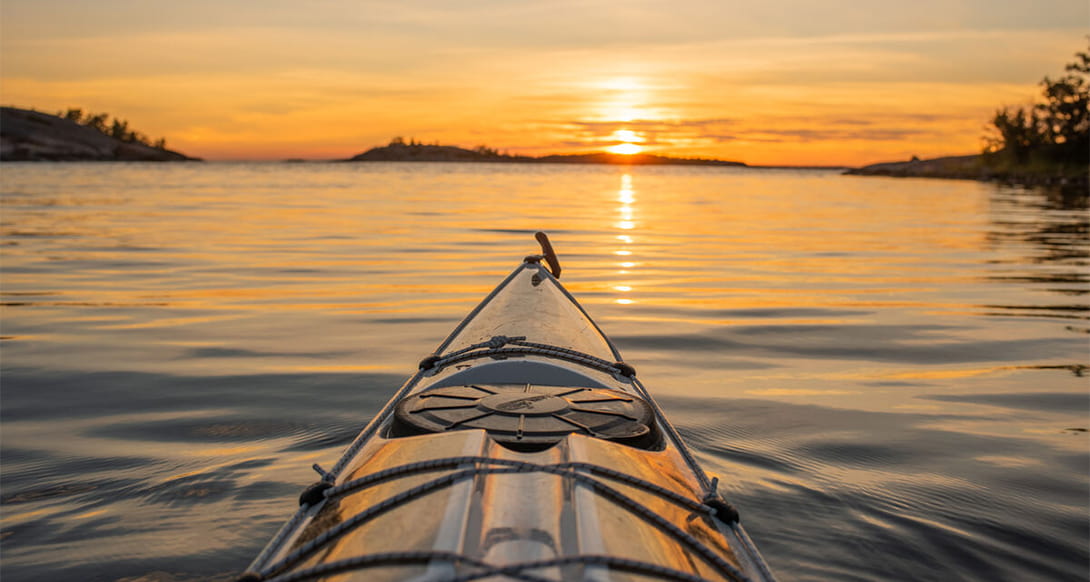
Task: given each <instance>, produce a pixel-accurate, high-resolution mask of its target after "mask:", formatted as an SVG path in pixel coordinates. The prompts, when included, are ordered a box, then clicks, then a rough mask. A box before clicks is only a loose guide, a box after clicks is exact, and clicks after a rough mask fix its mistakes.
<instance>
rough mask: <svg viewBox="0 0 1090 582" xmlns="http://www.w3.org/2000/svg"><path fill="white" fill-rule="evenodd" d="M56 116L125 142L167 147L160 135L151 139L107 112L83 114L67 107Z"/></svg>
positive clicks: (163, 148)
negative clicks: (155, 138) (153, 139)
mask: <svg viewBox="0 0 1090 582" xmlns="http://www.w3.org/2000/svg"><path fill="white" fill-rule="evenodd" d="M57 117H61V118H63V119H67V120H69V121H74V122H76V123H78V124H80V125H82V126H84V127H89V128H91V129H93V130H96V131H98V132H99V133H101V134H103V135H107V136H110V137H112V138H114V139H118V140H121V141H123V142H126V143H138V144H141V145H146V146H148V147H152V148H155V149H158V150H165V149H167V140H166V138H163V137H161V138H159V139H157V140H155V141H152V140H151V139H149V138H148V136H146V135H144V134H143V133H140V132H139V131H136V130H133V129H130V128H129V122H128V121H126V120H124V119H118V118H116V117H114V118H111V117H110V114H108V113H91V112H87V113H86V114H85V113H84V112H83V110H82V109H80V108H78V107H69V108H68V110H67V111H62V112H58V113H57Z"/></svg>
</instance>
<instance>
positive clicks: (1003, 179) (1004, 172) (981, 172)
mask: <svg viewBox="0 0 1090 582" xmlns="http://www.w3.org/2000/svg"><path fill="white" fill-rule="evenodd" d="M1082 170H1083V171H1081V172H1080V171H1076V170H1068V171H1059V172H1043V171H1030V170H1019V169H1007V168H998V167H993V166H990V165H989V164H988V163H987V162H986V160H985V158H984V156H982V155H979V154H975V155H968V156H947V157H942V158H933V159H928V160H920V159H915V158H914V159H912V160H909V161H905V162H884V163H880V164H871V165H869V166H863V167H861V168H853V169H850V170H848V171H846V172H844V174H845V175H851V176H883V177H888V178H934V179H944V180H976V181H980V182H996V183H1001V184H1014V185H1019V186H1059V187H1063V188H1079V187H1082V188H1084V189H1086V188H1090V171H1088V170H1087V167H1086V166H1084V167H1083V168H1082Z"/></svg>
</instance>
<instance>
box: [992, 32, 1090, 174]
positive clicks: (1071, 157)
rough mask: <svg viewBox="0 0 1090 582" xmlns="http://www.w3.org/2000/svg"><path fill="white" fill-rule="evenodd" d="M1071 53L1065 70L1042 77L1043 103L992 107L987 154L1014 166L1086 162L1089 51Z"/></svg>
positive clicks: (1089, 121)
mask: <svg viewBox="0 0 1090 582" xmlns="http://www.w3.org/2000/svg"><path fill="white" fill-rule="evenodd" d="M1075 56H1076V60H1075V62H1073V63H1068V64H1067V66H1066V67H1065V71H1067V74H1066V75H1064V76H1062V77H1060V78H1058V79H1055V80H1053V79H1051V78H1049V77H1045V78H1044V79H1042V80H1041V89H1042V93H1043V95H1044V102H1043V103H1037V104H1035V105H1034V106H1032V107H1029V108H1022V107H1019V108H1016V109H1010V108H1007V107H1004V108H1003V109H1000V110H999V111H997V112H996V114H995V117H994V118H993V119H992V125H993V127H994V129H993V133H994V135H993V136H992V137H989V138H987V142H988V146H987V148H986V150H985V151H986V153H988V154H990V156H991V157H998V158H1001V159H1004V160H1005V161H1007V162H1010V163H1014V164H1018V165H1025V164H1030V163H1033V162H1042V163H1051V164H1062V165H1074V164H1083V165H1085V164H1087V163H1090V50H1088V51H1087V52H1080V53H1076V54H1075Z"/></svg>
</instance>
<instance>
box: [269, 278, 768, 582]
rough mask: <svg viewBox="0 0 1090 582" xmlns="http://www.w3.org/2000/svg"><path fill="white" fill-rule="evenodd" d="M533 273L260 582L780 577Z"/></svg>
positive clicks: (330, 487) (462, 343) (429, 372)
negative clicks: (283, 581) (766, 563)
mask: <svg viewBox="0 0 1090 582" xmlns="http://www.w3.org/2000/svg"><path fill="white" fill-rule="evenodd" d="M531 259H532V258H531ZM531 259H528V261H527V262H525V263H523V264H522V265H520V266H519V267H518V268H517V269H515V271H514V272H513V273H512V274H511V275H510V276H509V277H508V278H507V279H505V280H504V282H503V283H501V284H500V285H499V286H498V287H497V288H496V290H495V291H493V292H492V294H490V295H489V296H488V297H487V298H486V299H485V300H484V301H483V302H482V303H481V304H480V305H479V306H478V307H477V308H476V309H475V310H474V311H473V312H472V313H470V315H469V316H468V317H467V318H466V319H465V320H464V321H463V322H462V323H461V324H460V325H459V326H458V327H457V328H456V329H455V330H454V332H453V333H452V334H451V335H450V337H448V338H447V339H446V340H445V341H444V342H443V343H442V344H441V345H440V346H439V348H438V349H437V350H436V352H435V354H433V355H432V356H430V357H429V358H426V359H425V360H424V361H423V362H422V363H421V369H420V371H418V372H417V373H416V374H415V375H414V376H413V377H412V378H410V379H409V380H408V381H407V382H406V384H405V385H404V386H402V388H401V389H400V390H399V391H398V392H397V394H396V395H395V396H394V398H393V399H392V400H391V401H390V403H389V404H388V405H387V406H386V407H385V408H384V409H383V410H382V411H381V412H380V413H379V414H378V415H377V416H376V418H375V419H374V420H372V422H371V423H370V424H369V425H368V426H367V427H366V428H365V429H364V430H363V431H362V432H361V433H360V436H359V437H357V439H356V440H355V441H354V442H353V443H352V445H350V446H349V448H348V450H347V451H346V452H345V454H344V455H343V456H342V457H341V459H340V461H339V462H338V463H337V465H336V466H335V467H334V468H333V470H331V471H329V472H328V473H326V472H323V476H322V480H321V481H320V482H319V483H317V484H316V485H315V486H313V487H311V488H310V489H308V490H307V493H305V494H304V504H303V507H302V508H301V509H300V511H299V512H298V513H297V514H296V516H295V517H294V518H293V519H292V520H291V521H289V523H288V524H286V525H285V527H284V528H283V529H282V530H281V531H280V533H279V534H278V535H277V536H276V538H274V540H273V541H272V542H271V543H270V544H269V545H268V546H267V547H266V549H265V551H263V552H262V554H261V555H260V556H259V557H258V559H257V560H255V562H254V563H253V564H252V565H251V567H250V570H249V571H248V572H249V573H248V575H249V576H251V577H252V578H251V579H254V580H269V579H280V580H294V579H299V580H302V579H335V580H357V579H358V580H379V581H380V580H391V581H392V580H419V581H425V580H471V579H488V580H506V579H520V580H600V581H613V580H648V579H672V580H679V579H680V580H771V579H772V576H771V574H770V573H769V571H768V568H767V566H765V565H764V562H763V559H762V558H761V557H760V554H759V553H757V551H756V548H754V547H753V545H752V543H751V542H750V541H749V539H748V537H746V535H745V532H744V531H743V530H742V529H741V525H740V524H739V523H738V520H737V513H736V512H734V510H733V508H732V507H731V506H730V505H729V504H727V503H726V502H725V501H723V500H722V498H721V497H719V495H718V492H717V491H716V486H715V481H712V480H710V479H709V477H708V476H707V475H705V474H704V472H703V470H702V469H701V468H700V467H699V465H697V464H696V461H695V460H694V459H693V457H692V455H691V453H689V452H688V450H687V449H686V448H685V445H684V443H682V442H681V441H680V438H679V437H678V435H677V433H676V431H675V430H674V429H673V428H672V427H671V426H670V425H669V423H668V422H667V421H666V419H665V417H663V415H662V414H661V410H660V409H659V408H658V406H657V405H656V404H655V403H654V401H653V399H652V398H651V395H650V394H649V393H647V391H646V389H644V387H643V386H642V384H641V383H640V382H639V381H638V380H636V379H635V375H634V371H633V370H632V368H631V367H630V366H628V365H627V364H624V363H623V362H622V361H621V358H620V354H619V353H618V351H617V349H616V347H615V346H614V345H613V344H612V343H611V342H610V341H609V339H608V338H607V337H606V336H605V335H604V334H603V333H602V331H601V330H600V329H599V328H598V326H597V325H596V324H595V323H594V321H593V320H592V319H591V318H590V317H589V316H588V315H587V314H586V312H585V311H584V310H583V308H582V307H581V306H580V305H579V304H578V302H576V301H575V299H574V298H573V297H572V296H571V295H570V294H569V293H568V292H567V291H566V290H565V289H564V288H563V286H561V285H560V283H559V282H558V281H557V280H556V278H554V277H553V276H552V275H551V274H550V272H549V271H548V270H546V269H545V268H544V267H543V266H541V265H540V264H538V262H537V261H535V260H531Z"/></svg>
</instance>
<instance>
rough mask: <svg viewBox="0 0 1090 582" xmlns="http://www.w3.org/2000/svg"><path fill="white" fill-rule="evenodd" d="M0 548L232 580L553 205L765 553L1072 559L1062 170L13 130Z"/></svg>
mask: <svg viewBox="0 0 1090 582" xmlns="http://www.w3.org/2000/svg"><path fill="white" fill-rule="evenodd" d="M0 172H2V173H0V183H2V202H3V207H2V217H0V220H2V241H0V242H2V244H3V245H4V246H2V247H0V249H2V281H0V285H2V294H3V305H4V307H3V311H2V313H3V327H2V330H0V335H2V336H3V341H2V343H0V347H2V350H3V351H2V365H3V374H2V377H0V379H2V388H0V390H2V391H0V399H2V400H0V405H2V408H0V410H2V427H0V437H2V451H0V463H2V471H0V486H2V490H0V494H2V495H0V497H2V506H0V507H2V511H3V523H2V529H0V540H2V542H0V544H2V545H0V549H2V562H0V575H2V577H3V579H4V580H5V582H9V581H20V580H60V581H64V580H81V581H82V580H92V581H94V580H109V581H112V580H128V581H133V580H144V581H167V580H169V581H176V580H192V579H213V580H228V579H230V577H231V576H232V574H236V573H238V572H239V571H240V570H242V569H243V568H244V567H245V566H246V565H247V564H248V563H249V561H250V560H251V559H252V558H253V557H254V556H255V555H256V553H257V552H258V550H259V549H260V548H261V547H262V546H263V545H264V544H265V542H266V541H267V540H268V539H269V538H270V537H271V535H272V534H273V533H274V531H275V530H276V529H277V528H278V527H279V525H280V524H281V523H282V522H283V520H285V519H286V518H287V517H288V516H289V515H290V513H291V512H292V511H293V509H294V504H295V501H294V499H295V497H296V495H297V494H298V492H299V491H300V490H301V489H302V488H303V487H304V486H305V485H307V484H309V483H310V482H312V481H313V480H314V478H315V476H314V474H313V473H312V472H311V470H310V469H309V466H310V465H311V464H312V463H314V462H319V463H322V464H323V465H325V466H327V467H328V466H330V465H331V464H332V462H333V461H334V460H335V459H336V458H337V456H338V455H339V451H340V450H341V449H342V447H343V446H344V445H345V444H346V443H347V442H348V441H349V440H351V438H352V437H353V436H354V434H355V433H356V432H357V431H358V430H359V428H360V427H361V426H362V425H363V424H364V423H365V422H366V421H367V420H368V418H369V415H370V414H372V413H373V412H375V411H376V410H377V409H378V408H379V407H380V406H381V405H382V404H383V403H384V402H385V401H386V399H387V398H388V397H389V395H390V394H391V393H392V392H393V390H394V389H396V387H398V386H399V385H400V384H401V382H402V381H403V380H404V379H405V378H406V377H407V376H408V375H409V373H410V372H411V371H412V370H413V369H415V366H416V363H417V362H418V361H419V359H420V358H422V357H423V356H424V355H426V354H427V353H429V352H430V351H431V350H432V349H433V348H434V347H435V346H436V345H437V344H438V343H439V341H440V340H441V339H442V338H443V337H445V335H446V334H447V333H448V332H449V331H450V330H451V329H452V328H453V326H454V325H455V323H456V322H457V321H458V320H459V319H460V318H461V317H462V316H463V315H464V314H465V313H467V312H468V311H469V310H470V308H472V307H473V306H474V305H475V304H476V302H477V301H479V300H480V299H481V298H482V297H483V296H484V295H485V294H486V293H487V292H488V291H489V290H490V289H491V288H492V287H493V286H494V285H495V284H496V283H498V282H499V280H500V279H501V278H502V277H503V276H504V275H506V274H507V273H508V272H509V271H510V270H511V269H513V268H514V267H515V266H516V264H517V263H518V261H519V260H520V259H521V257H522V256H523V255H525V254H528V253H531V252H534V251H535V243H534V241H533V238H532V236H531V234H530V233H532V232H533V231H535V230H539V229H540V230H546V231H548V232H549V233H550V234H551V235H552V238H553V242H554V244H555V245H556V247H557V249H558V251H559V253H560V255H561V259H562V262H563V264H564V267H565V273H564V276H563V280H564V281H565V282H566V284H567V286H568V287H569V289H570V290H571V291H572V292H573V293H574V294H575V295H576V297H578V298H579V299H580V300H581V301H582V303H583V304H584V306H585V307H586V308H587V309H588V311H589V312H590V313H591V315H592V316H594V317H595V318H596V319H597V320H598V322H599V324H600V325H601V326H602V327H603V329H604V330H605V331H606V333H608V334H609V335H610V336H611V337H612V338H613V339H614V340H615V342H616V343H617V344H618V346H619V347H620V349H621V351H622V353H624V354H625V356H626V359H627V360H628V361H629V362H631V363H632V364H634V365H635V366H636V368H637V369H638V370H639V373H640V376H641V378H642V379H643V380H644V382H645V383H646V384H647V385H648V387H649V388H650V389H651V390H652V391H654V392H655V393H656V395H657V396H658V398H659V399H660V401H661V403H662V404H663V406H664V407H665V408H666V412H667V414H668V415H669V417H670V418H671V419H672V420H673V421H674V422H675V424H677V425H678V426H679V428H680V430H681V431H682V433H683V435H684V436H685V438H686V439H687V440H688V441H689V442H690V444H691V445H692V446H693V447H694V448H695V449H696V451H697V453H698V456H699V459H700V461H701V462H702V463H703V464H704V465H705V466H706V468H707V469H708V470H709V472H711V473H715V474H718V475H719V476H720V477H721V478H722V481H723V487H724V492H725V494H726V496H727V497H728V499H731V500H732V501H734V502H735V504H736V505H737V506H738V507H739V508H740V509H741V513H742V520H743V523H745V524H746V526H747V528H748V529H749V531H750V533H751V535H752V536H753V537H754V538H755V539H756V541H757V542H758V544H759V545H760V547H761V548H762V550H763V551H764V553H765V554H766V557H767V558H768V561H769V562H770V563H771V565H772V566H773V568H774V570H775V571H776V572H777V573H778V575H779V576H780V577H781V578H782V579H783V580H942V581H946V580H992V581H994V580H1083V579H1085V578H1086V576H1087V573H1088V561H1090V558H1088V549H1087V548H1088V541H1090V528H1088V513H1087V511H1088V505H1090V503H1088V494H1090V488H1088V487H1090V486H1088V477H1087V473H1088V455H1087V453H1088V450H1090V439H1088V435H1087V432H1086V430H1087V428H1090V420H1088V410H1090V396H1088V393H1090V391H1088V384H1087V379H1086V378H1085V377H1084V373H1086V372H1088V370H1087V368H1086V366H1087V365H1088V364H1090V362H1088V347H1090V342H1088V340H1090V336H1088V332H1090V322H1088V310H1090V306H1088V305H1087V294H1088V293H1090V283H1088V280H1090V273H1088V270H1087V265H1088V263H1090V242H1088V237H1087V233H1088V223H1090V218H1088V215H1087V208H1086V202H1087V199H1086V195H1085V193H1061V192H1050V191H1040V190H1026V189H1019V188H1012V187H1000V186H994V185H986V184H979V183H974V182H959V181H942V180H932V181H928V180H890V179H883V178H863V177H849V176H840V175H838V174H836V173H834V172H823V171H806V172H803V171H768V170H746V169H730V168H646V167H644V168H623V167H589V166H532V165H457V164H410V165H397V164H369V165H364V164H356V165H351V164H283V165H281V164H264V165H262V164H185V165H154V164H147V165H140V164H98V165H95V164H52V165H45V164H42V165H35V164H5V165H4V166H3V168H2V169H0Z"/></svg>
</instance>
